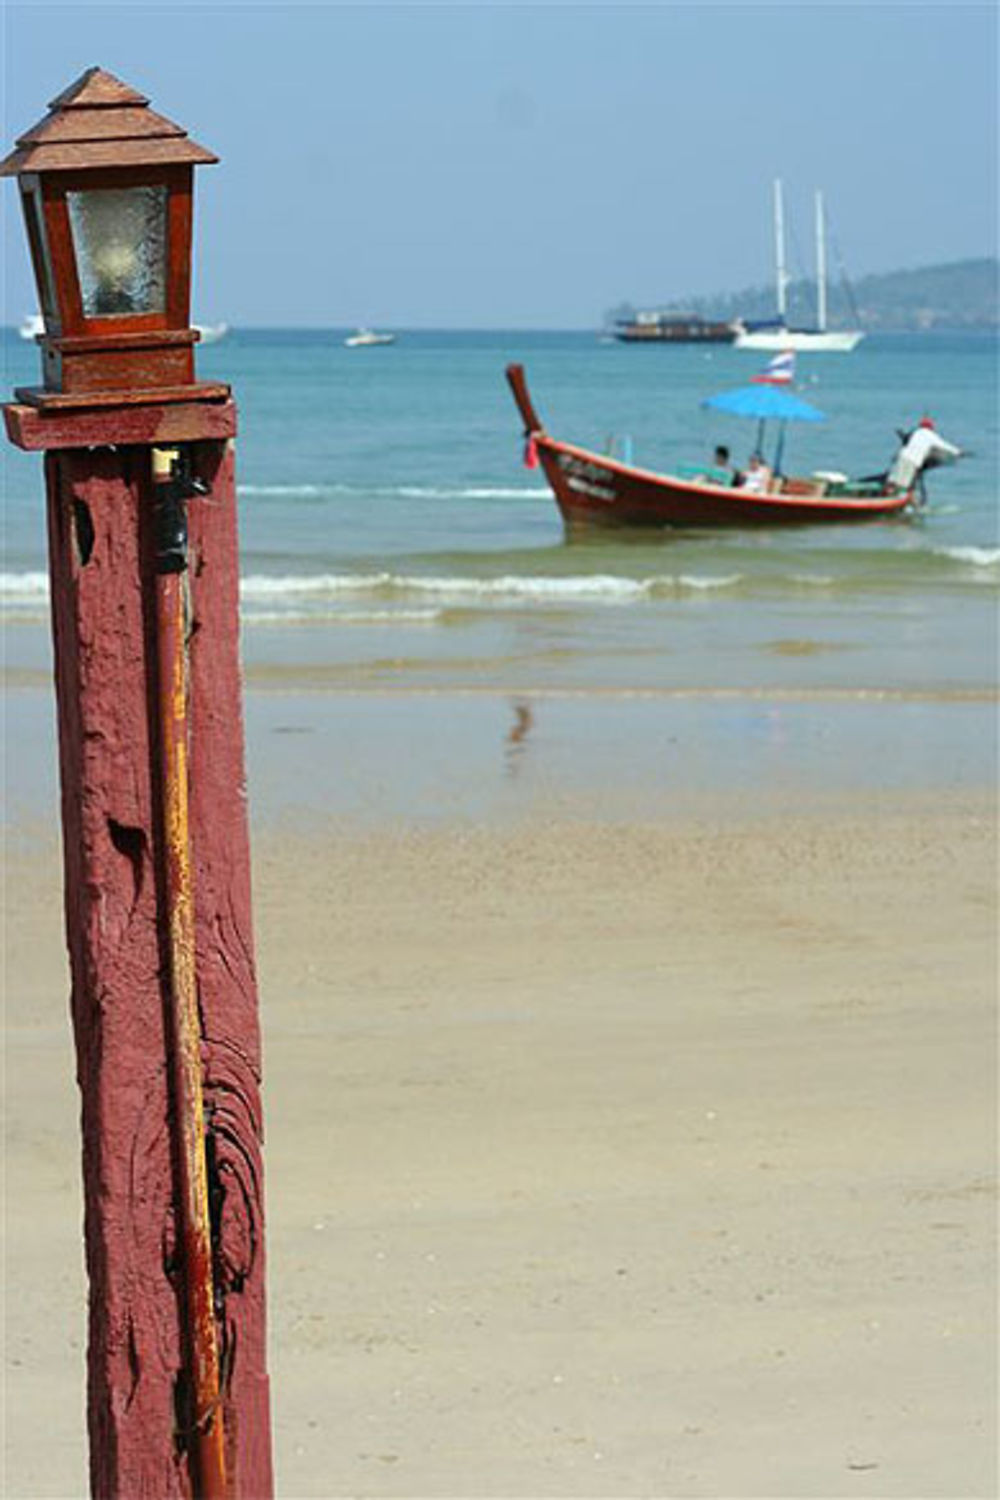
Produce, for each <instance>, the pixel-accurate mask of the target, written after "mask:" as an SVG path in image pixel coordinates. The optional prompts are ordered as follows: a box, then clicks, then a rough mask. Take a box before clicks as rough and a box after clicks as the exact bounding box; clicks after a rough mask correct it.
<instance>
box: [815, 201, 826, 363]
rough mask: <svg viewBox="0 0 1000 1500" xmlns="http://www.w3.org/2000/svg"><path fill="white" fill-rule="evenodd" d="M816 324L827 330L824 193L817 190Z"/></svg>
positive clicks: (822, 331) (820, 329) (824, 330)
mask: <svg viewBox="0 0 1000 1500" xmlns="http://www.w3.org/2000/svg"><path fill="white" fill-rule="evenodd" d="M816 326H817V328H818V329H819V331H820V333H825V332H826V225H825V222H824V218H823V194H822V193H821V192H819V191H818V190H817V192H816Z"/></svg>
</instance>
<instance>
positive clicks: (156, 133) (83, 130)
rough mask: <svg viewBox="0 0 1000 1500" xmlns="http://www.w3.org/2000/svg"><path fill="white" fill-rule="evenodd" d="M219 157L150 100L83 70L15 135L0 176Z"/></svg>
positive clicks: (101, 74) (91, 70) (0, 166)
mask: <svg viewBox="0 0 1000 1500" xmlns="http://www.w3.org/2000/svg"><path fill="white" fill-rule="evenodd" d="M218 159H219V158H218V157H217V156H216V155H214V153H213V152H211V151H207V150H206V149H205V147H204V146H199V145H198V144H197V142H195V141H192V140H189V139H188V134H187V131H186V130H182V129H181V127H180V126H179V125H175V124H174V123H173V121H172V120H167V119H165V118H164V117H163V115H158V114H156V113H155V112H154V111H153V110H151V109H150V107H149V100H148V99H146V98H145V97H144V96H143V95H142V94H140V93H137V91H136V90H135V89H133V88H131V87H130V86H129V85H128V84H127V83H122V81H121V79H120V78H115V77H114V75H113V74H112V73H106V72H105V71H104V69H103V68H88V69H87V71H86V73H81V75H80V77H79V78H78V79H77V80H76V82H75V83H71V84H70V86H69V88H67V89H64V90H63V92H62V93H61V94H59V95H58V97H57V98H55V99H53V100H52V103H51V104H50V105H49V112H48V114H47V115H46V116H45V118H44V119H43V120H39V122H38V124H37V125H33V126H32V127H31V129H30V130H26V131H25V132H24V134H23V135H21V136H18V140H17V147H16V149H15V150H14V151H12V152H11V154H10V156H8V157H7V158H6V160H5V161H3V162H0V177H13V176H15V175H16V174H19V173H22V172H72V171H76V170H78V169H80V168H83V169H86V168H88V167H145V166H176V165H178V164H183V163H186V162H192V163H208V162H214V161H218Z"/></svg>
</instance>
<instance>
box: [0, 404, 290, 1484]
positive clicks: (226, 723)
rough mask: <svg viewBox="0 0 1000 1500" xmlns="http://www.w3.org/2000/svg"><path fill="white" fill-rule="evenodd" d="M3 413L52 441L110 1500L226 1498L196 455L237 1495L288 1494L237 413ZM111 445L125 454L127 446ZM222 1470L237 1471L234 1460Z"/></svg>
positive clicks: (13, 426) (228, 1425) (99, 1382)
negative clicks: (172, 769) (198, 1333)
mask: <svg viewBox="0 0 1000 1500" xmlns="http://www.w3.org/2000/svg"><path fill="white" fill-rule="evenodd" d="M200 396H201V393H200V392H197V390H193V391H192V393H191V399H189V400H186V401H179V400H178V399H177V395H176V393H172V395H171V396H170V398H168V399H165V400H163V401H162V402H159V401H157V398H156V396H155V394H154V393H147V395H146V396H145V397H144V398H143V399H142V400H137V399H136V398H135V397H132V399H131V400H130V399H129V397H128V396H124V397H122V398H121V402H120V404H108V402H107V401H106V400H104V401H101V400H98V401H96V402H95V403H94V404H93V406H90V407H88V406H87V405H86V403H85V402H84V403H80V402H78V403H76V404H75V405H74V406H73V407H72V408H71V409H67V410H64V409H60V408H59V407H58V406H54V407H52V408H51V409H44V408H43V409H39V408H38V407H36V406H32V405H28V404H14V405H10V406H7V407H6V408H5V418H6V422H7V430H8V434H9V436H10V437H11V439H12V441H14V442H15V443H17V444H18V445H19V446H20V447H22V448H28V449H35V450H45V452H46V458H45V474H46V491H47V501H48V522H49V543H50V584H51V597H52V622H53V635H54V646H55V673H56V694H57V701H58V722H59V756H60V772H61V790H62V822H63V840H64V857H65V914H66V932H67V940H68V945H69V954H70V966H71V974H72V1017H73V1028H74V1036H75V1042H76V1056H77V1079H78V1083H79V1087H80V1093H81V1110H82V1129H83V1175H84V1191H85V1236H86V1258H87V1269H88V1273H89V1279H90V1323H89V1345H88V1426H89V1434H90V1469H91V1475H90V1481H91V1490H92V1494H93V1495H95V1496H99V1497H102V1500H103V1497H119V1500H139V1497H150V1500H174V1497H189V1496H192V1495H193V1496H203V1495H204V1496H208V1495H211V1494H215V1493H217V1491H216V1490H214V1489H213V1488H212V1483H213V1481H211V1480H210V1479H208V1480H207V1479H206V1478H205V1476H204V1474H203V1473H202V1472H200V1468H199V1459H198V1449H199V1434H198V1432H197V1431H196V1428H198V1427H199V1425H200V1426H201V1429H202V1433H204V1431H205V1429H206V1426H207V1424H208V1423H210V1422H211V1421H213V1420H214V1419H215V1416H216V1414H215V1413H211V1412H208V1413H206V1412H204V1411H202V1412H200V1413H199V1412H198V1411H197V1410H196V1396H195V1391H194V1386H193V1380H192V1374H191V1359H190V1334H191V1330H190V1328H189V1326H188V1321H189V1320H188V1317H187V1314H186V1311H185V1309H186V1306H187V1302H186V1296H185V1280H184V1278H185V1276H186V1275H187V1273H188V1270H189V1267H188V1266H186V1265H185V1256H184V1245H183V1243H182V1230H181V1225H182V1213H181V1198H180V1192H179V1183H180V1182H181V1180H182V1173H181V1164H180V1162H179V1160H178V1140H179V1125H180V1124H181V1122H180V1121H179V1119H178V1100H177V1095H176V1090H175V1088H174V1086H173V1084H172V1076H173V1068H174V1063H175V1061H176V1058H175V1050H174V1036H173V1032H172V1029H171V1020H170V1004H171V963H170V941H169V934H168V931H167V927H166V925H165V912H166V909H167V907H166V901H167V862H168V851H167V850H166V848H165V838H164V826H163V815H162V814H163V806H164V774H163V769H162V763H161V759H160V756H159V753H158V749H157V746H158V742H159V738H160V735H161V733H162V732H163V730H164V727H165V726H164V725H163V723H162V717H163V716H162V711H161V709H160V707H159V706H158V695H159V694H160V689H161V688H162V687H163V684H162V683H161V681H160V674H161V671H162V668H161V667H159V666H158V664H157V660H158V658H157V624H156V621H157V608H156V588H157V585H156V580H155V576H154V538H153V508H154V484H153V473H152V450H153V447H154V446H156V445H164V444H172V443H178V442H179V443H184V444H187V445H190V446H189V448H188V450H187V451H188V454H189V456H190V460H191V465H192V468H193V472H194V474H195V475H196V476H197V478H198V479H200V480H201V481H202V482H203V485H204V486H205V489H206V493H205V494H204V495H201V496H197V497H195V498H193V499H191V500H190V501H189V502H188V507H187V510H188V522H189V540H190V553H189V566H188V568H187V571H186V572H185V573H183V574H182V575H181V580H182V581H181V582H180V583H179V588H180V590H181V593H182V597H183V603H184V609H185V628H184V643H183V644H184V645H185V646H186V655H187V663H186V665H187V679H188V681H187V705H186V709H187V744H186V747H185V748H186V751H187V759H188V783H189V801H188V809H189V834H190V856H191V875H192V885H193V915H194V940H195V943H194V973H195V977H196V993H197V1011H198V1017H199V1021H200V1027H199V1029H200V1038H199V1039H198V1040H200V1062H201V1080H200V1082H201V1088H202V1096H203V1111H204V1144H205V1164H206V1172H207V1187H208V1196H209V1211H210V1223H211V1276H212V1290H213V1297H214V1309H213V1313H214V1324H215V1330H214V1331H215V1338H216V1352H217V1358H218V1369H219V1388H220V1401H221V1411H220V1413H219V1414H218V1415H219V1416H220V1417H221V1422H220V1428H219V1429H218V1430H220V1431H221V1434H222V1441H223V1443H224V1450H225V1451H224V1464H223V1465H222V1466H221V1468H224V1473H225V1480H224V1484H225V1493H226V1494H228V1495H229V1496H231V1497H233V1500H237V1497H241V1500H267V1497H269V1496H270V1495H271V1494H272V1488H273V1486H272V1475H271V1456H270V1430H269V1402H268V1381H267V1364H266V1344H265V1298H264V1290H265V1281H264V1207H263V1203H264V1200H263V1184H262V1160H261V1141H262V1119H261V1104H260V1093H259V1090H260V1077H261V1061H260V1036H259V1027H258V1012H257V994H256V982H255V975H254V960H253V940H252V929H251V908H250V861H249V845H248V835H247V819H246V791H245V779H244V766H243V737H242V714H241V700H240V675H239V657H238V615H237V605H238V597H237V591H238V567H237V535H236V506H235V482H234V468H233V454H232V444H231V441H230V440H231V438H232V436H233V434H234V432H235V423H236V413H235V408H234V406H233V404H232V402H231V401H230V400H228V399H225V398H223V399H218V398H213V399H200ZM110 445H113V446H110ZM220 1471H221V1470H220Z"/></svg>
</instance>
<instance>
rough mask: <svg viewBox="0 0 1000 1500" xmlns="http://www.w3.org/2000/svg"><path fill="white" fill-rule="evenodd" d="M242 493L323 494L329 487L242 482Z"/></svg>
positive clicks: (240, 486)
mask: <svg viewBox="0 0 1000 1500" xmlns="http://www.w3.org/2000/svg"><path fill="white" fill-rule="evenodd" d="M237 488H238V490H239V493H240V494H241V495H311V496H312V495H323V494H325V493H327V488H325V487H324V486H323V485H319V484H241V485H239V486H238V487H237Z"/></svg>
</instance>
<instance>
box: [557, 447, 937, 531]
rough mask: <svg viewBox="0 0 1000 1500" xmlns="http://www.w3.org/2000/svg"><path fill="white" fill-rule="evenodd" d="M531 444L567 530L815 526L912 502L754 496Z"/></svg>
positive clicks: (873, 516)
mask: <svg viewBox="0 0 1000 1500" xmlns="http://www.w3.org/2000/svg"><path fill="white" fill-rule="evenodd" d="M535 446H536V451H537V453H538V457H539V460H540V461H541V465H542V469H543V470H544V473H545V477H546V479H547V480H548V482H549V485H550V486H551V488H552V493H553V494H554V496H555V499H556V503H557V505H558V506H559V509H560V511H561V512H562V516H563V519H564V520H565V522H566V524H567V525H568V526H569V527H572V528H577V527H592V526H605V527H616V526H619V527H620V526H627V527H634V526H640V527H666V526H675V527H686V528H688V529H691V530H700V529H703V528H715V527H735V528H740V527H744V528H746V527H751V528H752V527H757V526H789V525H792V526H816V525H821V524H822V525H825V524H828V523H830V522H838V523H844V522H852V521H853V522H859V521H871V520H878V519H880V518H885V517H887V516H894V515H899V514H901V513H902V512H904V511H906V510H907V508H908V507H909V506H910V505H911V504H912V502H913V495H912V494H911V493H907V494H896V495H878V496H867V497H865V498H858V499H849V498H843V499H840V498H837V499H832V498H831V499H826V498H824V497H822V496H809V495H796V494H794V493H792V494H773V495H754V494H751V493H749V492H748V491H746V490H739V489H730V488H727V487H724V486H722V485H716V484H703V483H698V482H695V481H688V480H684V479H676V478H673V477H672V476H671V475H667V474H654V473H652V472H650V471H647V470H643V469H636V468H633V467H631V466H630V465H627V464H621V463H618V462H617V461H616V460H614V459H609V458H605V457H604V456H603V455H602V454H599V453H593V452H591V451H590V450H589V449H587V448H577V447H575V446H574V445H573V444H571V443H561V442H557V441H556V440H555V439H554V438H550V437H547V436H546V435H544V434H542V433H537V434H536V435H535ZM793 483H794V481H793Z"/></svg>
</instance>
